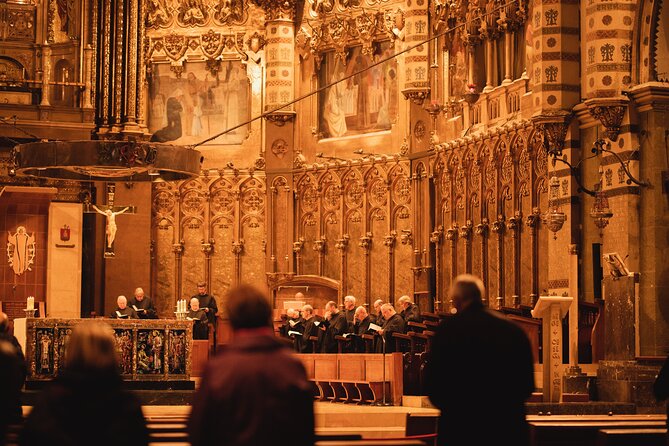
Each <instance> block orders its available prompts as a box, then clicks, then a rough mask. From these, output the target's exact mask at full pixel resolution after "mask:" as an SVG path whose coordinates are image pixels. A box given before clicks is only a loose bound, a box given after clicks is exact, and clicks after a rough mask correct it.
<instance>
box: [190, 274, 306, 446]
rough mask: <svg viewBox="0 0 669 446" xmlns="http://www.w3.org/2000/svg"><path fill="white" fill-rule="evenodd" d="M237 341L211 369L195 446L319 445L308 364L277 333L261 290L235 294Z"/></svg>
mask: <svg viewBox="0 0 669 446" xmlns="http://www.w3.org/2000/svg"><path fill="white" fill-rule="evenodd" d="M226 310H227V314H228V316H229V318H230V325H231V326H232V330H233V337H232V342H231V343H230V344H228V345H226V346H225V347H224V348H223V349H222V351H219V353H218V354H217V356H216V357H214V358H213V359H211V360H210V361H209V363H208V365H207V368H206V370H205V373H204V376H203V377H202V383H201V385H200V388H199V389H198V390H197V392H196V393H195V397H194V400H193V406H192V411H191V415H190V419H189V422H188V431H189V434H190V441H191V444H192V445H193V446H204V445H207V446H208V445H219V446H225V445H234V446H259V445H270V444H279V443H281V444H287V443H290V444H291V445H292V446H311V445H313V444H314V412H313V397H312V393H311V386H310V385H309V381H307V376H306V372H305V369H304V366H303V365H302V362H301V361H300V360H299V359H297V358H296V357H295V356H294V355H293V354H292V353H291V351H290V349H288V348H287V347H286V346H285V345H284V343H283V342H281V340H280V339H277V338H276V337H275V336H274V333H273V331H272V321H271V318H272V309H271V307H270V305H269V303H268V299H267V298H266V297H265V296H264V295H263V294H262V293H261V292H260V291H258V290H256V289H255V288H253V287H250V286H248V285H242V286H239V287H237V288H235V289H232V290H230V292H229V293H228V296H227V298H226Z"/></svg>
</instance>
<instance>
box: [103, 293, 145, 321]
mask: <svg viewBox="0 0 669 446" xmlns="http://www.w3.org/2000/svg"><path fill="white" fill-rule="evenodd" d="M116 305H117V306H116V310H114V312H113V313H112V314H111V316H110V317H111V318H112V319H139V316H137V312H136V311H135V310H133V309H132V308H130V307H129V306H128V299H126V297H125V296H119V297H118V298H117V299H116Z"/></svg>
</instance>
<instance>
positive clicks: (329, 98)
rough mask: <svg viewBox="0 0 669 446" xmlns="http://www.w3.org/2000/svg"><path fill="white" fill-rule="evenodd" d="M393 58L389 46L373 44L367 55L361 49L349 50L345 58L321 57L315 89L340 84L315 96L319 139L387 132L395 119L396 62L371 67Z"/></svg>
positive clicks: (329, 55)
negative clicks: (381, 60) (370, 51)
mask: <svg viewBox="0 0 669 446" xmlns="http://www.w3.org/2000/svg"><path fill="white" fill-rule="evenodd" d="M392 54H394V46H393V44H392V43H390V42H383V43H379V44H376V45H375V47H374V50H373V53H372V54H371V55H367V54H363V48H362V47H360V46H356V47H353V48H350V49H349V50H348V52H347V53H346V57H345V58H342V57H338V55H337V54H336V53H335V52H334V51H332V52H328V53H325V55H324V57H323V62H322V64H321V69H320V72H319V78H318V82H319V86H320V87H322V86H324V85H328V84H330V83H332V82H336V81H339V80H342V79H344V78H346V77H348V76H350V75H352V74H354V73H357V72H359V71H361V70H366V71H363V72H362V73H360V74H357V75H355V76H353V77H351V78H349V79H346V80H342V81H341V82H338V83H337V84H335V85H333V86H332V87H330V88H326V89H325V90H323V91H322V92H320V93H319V101H318V102H319V133H320V134H321V136H322V137H323V138H339V137H342V136H350V135H358V134H362V133H369V132H378V131H383V130H390V127H391V125H392V124H393V123H394V122H395V121H396V119H397V105H398V82H397V61H396V60H395V59H391V60H389V61H387V62H385V63H383V64H380V65H377V66H374V67H371V65H372V64H373V63H374V62H376V61H378V60H380V59H385V58H387V57H389V56H391V55H392Z"/></svg>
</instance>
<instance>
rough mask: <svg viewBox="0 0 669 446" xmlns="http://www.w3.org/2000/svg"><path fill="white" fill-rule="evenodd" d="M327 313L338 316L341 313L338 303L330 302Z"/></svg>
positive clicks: (326, 306)
mask: <svg viewBox="0 0 669 446" xmlns="http://www.w3.org/2000/svg"><path fill="white" fill-rule="evenodd" d="M325 313H326V314H327V313H330V314H337V313H339V309H338V308H337V303H336V302H334V301H332V300H331V301H330V302H328V303H326V304H325Z"/></svg>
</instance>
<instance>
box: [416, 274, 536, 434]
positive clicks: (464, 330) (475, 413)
mask: <svg viewBox="0 0 669 446" xmlns="http://www.w3.org/2000/svg"><path fill="white" fill-rule="evenodd" d="M484 295H485V290H484V287H483V282H481V280H480V279H479V278H478V277H476V276H472V275H461V276H458V277H456V278H455V281H454V282H453V285H452V287H451V291H450V298H451V299H452V302H453V306H454V307H455V309H456V311H457V313H456V314H455V315H454V316H452V317H450V318H448V319H446V320H445V321H443V322H442V324H441V325H440V326H439V328H438V329H437V333H436V335H435V337H434V343H433V347H432V352H431V355H430V359H429V362H427V364H426V370H425V379H426V381H425V386H426V387H425V388H426V393H427V395H428V396H429V397H430V400H431V401H432V404H434V405H435V406H436V407H437V408H438V409H440V410H441V417H440V419H439V428H438V432H439V437H438V444H439V445H448V446H460V445H474V444H476V445H479V444H480V445H491V444H509V445H511V444H513V445H518V446H521V445H522V446H526V445H528V444H529V435H528V427H527V422H526V421H525V400H526V399H527V398H528V397H529V396H530V395H531V394H532V391H533V390H534V367H533V359H532V350H531V348H530V342H529V340H528V339H527V335H525V333H524V332H523V331H522V330H521V329H520V328H519V327H518V326H516V325H515V324H513V323H512V322H510V321H509V320H508V319H506V318H505V317H504V316H503V315H501V314H499V313H497V312H495V311H491V310H488V309H487V308H485V307H484V306H483V303H482V301H481V297H482V296H484ZM492 369H494V370H495V371H496V372H495V373H496V376H495V379H494V380H490V379H489V373H490V370H492ZM501 383H503V384H501ZM481 401H486V403H485V404H483V405H482V404H481ZM481 420H486V423H485V426H483V425H482V424H481Z"/></svg>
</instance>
